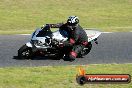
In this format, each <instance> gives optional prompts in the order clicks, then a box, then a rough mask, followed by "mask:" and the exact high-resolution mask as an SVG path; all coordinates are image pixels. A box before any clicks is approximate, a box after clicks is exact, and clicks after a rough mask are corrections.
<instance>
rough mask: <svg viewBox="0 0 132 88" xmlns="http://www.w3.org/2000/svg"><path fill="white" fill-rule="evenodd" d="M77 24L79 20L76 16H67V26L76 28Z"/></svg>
mask: <svg viewBox="0 0 132 88" xmlns="http://www.w3.org/2000/svg"><path fill="white" fill-rule="evenodd" d="M78 23H79V18H78V17H77V16H69V17H68V20H67V24H68V25H69V26H72V27H76V26H77V25H78Z"/></svg>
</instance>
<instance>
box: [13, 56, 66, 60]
mask: <svg viewBox="0 0 132 88" xmlns="http://www.w3.org/2000/svg"><path fill="white" fill-rule="evenodd" d="M12 59H15V60H27V59H20V58H19V57H18V56H13V58H12ZM60 59H63V58H56V57H53V56H50V57H48V56H43V57H42V56H35V57H34V58H32V59H30V60H60Z"/></svg>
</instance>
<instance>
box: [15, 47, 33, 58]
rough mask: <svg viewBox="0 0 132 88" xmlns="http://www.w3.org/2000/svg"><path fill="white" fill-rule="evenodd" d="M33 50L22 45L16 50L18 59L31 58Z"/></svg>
mask: <svg viewBox="0 0 132 88" xmlns="http://www.w3.org/2000/svg"><path fill="white" fill-rule="evenodd" d="M32 56H33V52H32V49H31V48H30V47H28V46H26V45H23V46H22V47H21V48H20V49H19V50H18V57H19V58H20V59H32Z"/></svg>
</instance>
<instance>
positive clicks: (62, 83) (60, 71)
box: [0, 64, 132, 88]
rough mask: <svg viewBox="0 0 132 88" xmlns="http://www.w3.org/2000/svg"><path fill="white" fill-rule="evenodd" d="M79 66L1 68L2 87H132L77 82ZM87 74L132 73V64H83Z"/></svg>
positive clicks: (130, 84)
mask: <svg viewBox="0 0 132 88" xmlns="http://www.w3.org/2000/svg"><path fill="white" fill-rule="evenodd" d="M78 67H79V66H49V67H48V66H47V67H6V68H0V88H95V87H96V88H132V83H129V84H85V85H84V86H80V85H79V84H77V83H76V80H75V79H76V75H77V74H78V73H79V72H78ZM82 67H83V69H85V70H86V73H87V74H130V75H132V64H102V65H100V64H98V65H96V64H95V65H94V64H93V65H85V66H82Z"/></svg>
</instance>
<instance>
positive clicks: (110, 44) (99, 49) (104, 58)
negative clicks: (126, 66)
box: [0, 32, 132, 67]
mask: <svg viewBox="0 0 132 88" xmlns="http://www.w3.org/2000/svg"><path fill="white" fill-rule="evenodd" d="M29 38H30V36H29V35H0V67H9V66H11V67H13V66H16V67H18V66H28V67H31V66H55V65H88V64H102V63H132V32H122V33H120V32H118V33H102V34H101V35H100V37H99V39H98V42H99V44H98V45H96V44H95V43H93V47H92V50H91V52H90V53H89V54H88V55H87V56H85V57H84V58H77V59H76V60H75V61H74V62H68V61H63V60H62V59H61V60H53V59H50V58H42V57H41V58H35V59H33V60H19V59H18V58H17V57H16V56H17V50H18V49H19V48H20V47H21V46H22V45H23V44H25V43H26V42H27V41H28V40H29Z"/></svg>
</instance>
